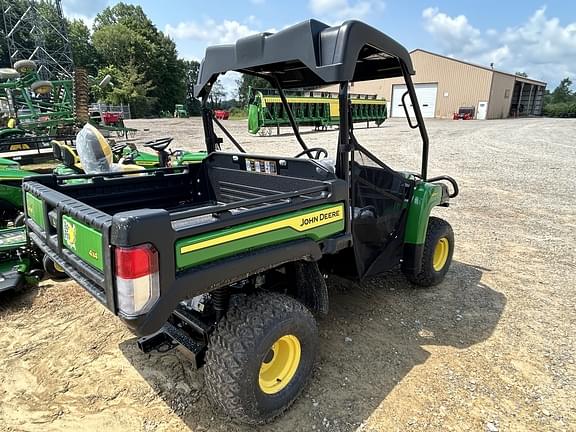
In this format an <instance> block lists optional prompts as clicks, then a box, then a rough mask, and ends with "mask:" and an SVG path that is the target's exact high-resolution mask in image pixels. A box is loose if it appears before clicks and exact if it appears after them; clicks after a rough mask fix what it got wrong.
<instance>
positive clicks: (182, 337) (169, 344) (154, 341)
mask: <svg viewBox="0 0 576 432" xmlns="http://www.w3.org/2000/svg"><path fill="white" fill-rule="evenodd" d="M137 343H138V348H139V349H140V350H141V351H142V352H144V353H149V352H152V351H156V352H159V353H165V352H168V351H170V350H172V349H174V348H182V349H183V351H184V353H185V354H187V356H188V357H191V359H192V360H193V361H194V362H195V364H196V368H199V367H201V366H202V365H203V364H204V354H205V353H206V348H207V344H206V342H205V341H199V340H197V339H195V338H193V337H192V336H190V334H189V333H187V332H186V331H185V330H183V329H182V328H180V327H177V326H175V325H174V324H172V323H169V322H167V323H166V324H164V325H163V326H162V328H161V329H160V330H159V331H158V332H156V333H153V334H151V335H149V336H143V337H141V338H139V339H138V342H137Z"/></svg>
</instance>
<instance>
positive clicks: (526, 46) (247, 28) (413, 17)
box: [62, 0, 576, 89]
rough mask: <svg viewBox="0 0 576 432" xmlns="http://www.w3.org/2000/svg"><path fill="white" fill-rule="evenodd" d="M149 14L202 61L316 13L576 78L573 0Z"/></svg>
mask: <svg viewBox="0 0 576 432" xmlns="http://www.w3.org/2000/svg"><path fill="white" fill-rule="evenodd" d="M62 3H63V7H64V12H65V13H66V14H67V15H69V16H73V17H79V18H82V19H84V20H86V21H87V22H88V23H89V22H91V20H92V19H93V18H94V16H95V15H96V13H98V11H99V10H101V9H102V8H104V7H106V6H107V5H110V4H114V3H116V1H113V0H92V1H89V2H87V1H85V0H63V2H62ZM128 3H134V4H140V5H141V6H142V8H143V9H144V11H145V12H146V14H147V15H148V16H149V17H150V18H151V20H152V21H153V22H154V23H155V24H156V26H157V27H158V28H159V29H160V30H163V31H165V32H166V33H168V34H169V35H170V36H171V37H172V38H173V39H174V41H175V42H176V45H177V47H178V51H179V53H180V55H181V56H182V57H185V58H189V59H197V60H200V59H201V58H202V56H203V53H204V49H205V47H206V46H207V45H211V44H218V43H227V42H232V41H234V40H236V39H237V38H239V37H242V36H246V35H249V34H251V33H256V32H261V31H275V30H280V29H282V28H284V27H286V26H289V25H290V24H293V23H296V22H299V21H302V20H305V19H308V18H316V19H319V20H321V21H324V22H326V23H329V24H336V23H340V22H342V21H344V20H346V19H351V18H354V19H360V20H363V21H366V22H368V23H369V24H371V25H373V26H375V27H376V28H378V29H380V30H382V31H384V32H385V33H387V34H388V35H390V36H392V37H393V38H395V39H397V40H398V41H399V42H400V43H402V44H403V45H405V46H406V47H407V48H408V49H410V50H411V49H414V48H423V49H427V50H430V51H433V52H437V53H440V54H444V55H449V56H454V57H457V58H460V59H464V60H468V61H471V62H474V63H479V64H483V65H486V66H488V65H489V64H490V63H492V62H493V63H494V67H495V68H496V69H500V70H504V71H507V72H512V73H513V72H516V71H525V72H527V73H528V74H529V75H530V76H531V77H533V78H536V79H541V80H544V81H547V82H548V87H549V88H552V89H553V88H554V87H555V86H556V85H557V84H558V82H559V81H560V79H562V78H563V77H565V76H570V77H571V78H572V79H573V81H576V7H575V5H574V2H573V0H564V1H548V2H546V3H543V2H541V1H532V0H523V1H522V2H511V1H504V0H500V1H492V0H481V1H458V2H456V1H451V2H446V1H444V2H439V1H420V0H417V1H406V0H405V1H394V0H382V1H381V0H374V1H372V0H280V1H278V0H276V1H273V0H234V1H224V0H219V1H213V2H207V1H205V0H204V1H201V2H197V1H184V0H167V1H157V0H140V1H133V2H128Z"/></svg>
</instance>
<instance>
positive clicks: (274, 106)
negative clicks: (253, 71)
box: [248, 88, 387, 135]
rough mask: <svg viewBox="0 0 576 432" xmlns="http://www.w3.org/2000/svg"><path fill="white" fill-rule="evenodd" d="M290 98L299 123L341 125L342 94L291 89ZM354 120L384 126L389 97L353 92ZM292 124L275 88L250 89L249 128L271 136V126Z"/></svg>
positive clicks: (316, 125)
mask: <svg viewBox="0 0 576 432" xmlns="http://www.w3.org/2000/svg"><path fill="white" fill-rule="evenodd" d="M286 100H287V102H288V105H289V106H290V109H291V110H292V113H293V115H294V119H295V120H296V123H297V124H298V126H314V127H315V128H316V129H327V128H328V126H331V125H337V124H338V122H339V121H340V120H339V117H340V116H339V106H338V93H332V92H325V91H300V92H298V91H296V92H290V94H289V95H287V97H286ZM350 102H351V104H352V121H353V122H354V123H359V122H366V124H367V125H368V126H369V124H370V122H371V121H373V122H375V123H376V125H377V126H380V125H381V124H382V123H383V122H384V120H386V118H387V115H386V100H385V99H378V98H377V96H376V95H359V94H353V95H351V97H350ZM280 126H290V120H289V118H288V113H287V112H286V110H285V109H284V106H283V104H282V100H281V98H280V96H279V95H278V93H277V92H276V91H275V90H274V89H258V88H250V89H249V90H248V131H249V132H250V133H252V134H259V135H270V133H271V127H276V132H277V134H279V133H280Z"/></svg>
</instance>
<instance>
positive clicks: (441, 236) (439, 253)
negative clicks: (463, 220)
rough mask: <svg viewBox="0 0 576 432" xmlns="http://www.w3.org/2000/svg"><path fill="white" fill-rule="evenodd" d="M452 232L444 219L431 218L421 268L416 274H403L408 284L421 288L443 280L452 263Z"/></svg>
mask: <svg viewBox="0 0 576 432" xmlns="http://www.w3.org/2000/svg"><path fill="white" fill-rule="evenodd" d="M453 253H454V232H453V231H452V227H451V226H450V224H449V223H448V222H446V221H445V220H444V219H440V218H437V217H433V216H431V217H430V218H429V220H428V230H427V232H426V240H425V242H424V253H423V254H422V266H421V269H420V272H419V273H417V274H414V273H411V272H405V274H406V277H407V278H408V280H409V281H410V282H412V283H413V284H415V285H419V286H421V287H431V286H434V285H438V284H439V283H440V282H442V281H443V280H444V277H445V276H446V273H447V272H448V270H449V269H450V264H451V263H452V255H453Z"/></svg>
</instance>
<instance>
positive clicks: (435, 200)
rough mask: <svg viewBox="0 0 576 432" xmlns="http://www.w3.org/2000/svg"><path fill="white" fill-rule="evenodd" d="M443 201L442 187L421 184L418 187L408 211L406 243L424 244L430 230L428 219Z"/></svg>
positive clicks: (405, 233)
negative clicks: (433, 209)
mask: <svg viewBox="0 0 576 432" xmlns="http://www.w3.org/2000/svg"><path fill="white" fill-rule="evenodd" d="M441 200H442V187H441V186H440V185H438V184H433V183H426V182H421V183H418V184H417V185H416V188H415V189H414V194H413V195H412V201H411V202H410V207H409V209H408V220H407V222H406V231H405V232H404V242H406V243H412V244H423V243H424V240H425V239H426V230H427V229H428V218H429V217H430V212H431V211H432V208H433V207H435V206H437V205H439V204H440V202H441Z"/></svg>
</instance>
